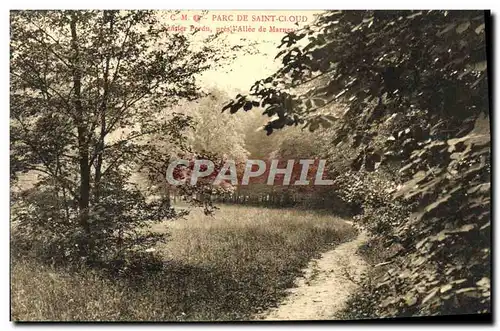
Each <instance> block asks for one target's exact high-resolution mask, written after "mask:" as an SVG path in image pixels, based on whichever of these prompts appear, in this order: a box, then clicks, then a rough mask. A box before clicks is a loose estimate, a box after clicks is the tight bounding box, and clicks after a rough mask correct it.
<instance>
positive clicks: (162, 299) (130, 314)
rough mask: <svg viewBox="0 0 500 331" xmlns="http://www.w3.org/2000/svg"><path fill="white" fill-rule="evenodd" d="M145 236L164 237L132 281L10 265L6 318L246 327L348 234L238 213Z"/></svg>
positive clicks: (295, 215) (303, 217)
mask: <svg viewBox="0 0 500 331" xmlns="http://www.w3.org/2000/svg"><path fill="white" fill-rule="evenodd" d="M154 230H155V231H165V232H167V233H169V234H170V238H169V241H168V242H167V243H166V244H164V245H162V246H159V247H157V251H158V252H159V253H160V254H161V256H162V259H163V261H164V263H163V268H162V269H161V270H159V271H157V272H152V273H150V274H147V275H145V276H143V277H140V278H137V279H126V278H111V277H107V276H105V275H103V274H102V273H99V272H98V271H95V270H88V269H82V270H80V271H69V270H63V269H55V268H53V267H50V266H45V265H41V264H40V263H37V262H34V261H31V260H27V259H18V260H15V261H13V262H12V265H11V306H12V311H11V313H12V319H13V320H16V321H47V320H48V321H62V320H79V321H86V320H88V321H120V320H122V321H124V320H128V321H130V320H145V321H164V320H171V321H188V320H196V321H200V320H207V321H208V320H210V321H213V320H245V319H249V318H251V316H252V315H253V314H256V313H259V312H261V311H263V310H265V309H267V308H269V307H272V306H276V305H277V303H278V302H279V301H280V299H282V298H283V296H284V295H285V290H286V289H287V288H290V287H292V286H293V283H294V279H295V278H296V277H297V276H298V275H300V272H301V269H302V268H304V267H305V266H306V265H307V263H308V261H309V260H311V259H312V258H314V257H316V256H318V254H319V253H320V252H321V251H324V250H327V249H331V248H333V247H334V246H335V245H337V244H339V243H341V242H345V241H348V240H350V239H352V238H353V237H354V236H355V230H354V229H353V228H352V227H351V226H350V225H348V224H347V223H345V222H344V221H343V220H342V219H338V218H335V217H334V216H332V215H328V214H320V213H315V212H312V211H302V210H293V209H267V208H259V207H246V206H222V207H221V209H220V210H219V211H217V213H216V215H215V216H214V217H210V216H205V215H204V214H203V213H202V212H201V211H193V212H192V213H191V214H190V215H189V216H187V217H186V219H185V220H176V221H172V222H165V223H162V224H158V225H156V226H155V227H154Z"/></svg>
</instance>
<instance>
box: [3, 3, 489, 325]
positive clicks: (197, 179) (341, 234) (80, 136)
mask: <svg viewBox="0 0 500 331" xmlns="http://www.w3.org/2000/svg"><path fill="white" fill-rule="evenodd" d="M230 15H233V16H230ZM245 15H246V16H248V17H259V18H266V21H267V19H268V18H269V19H271V18H272V19H273V26H276V27H278V26H279V31H288V32H287V33H281V32H273V31H274V30H271V31H266V30H265V29H264V28H265V26H258V25H255V26H254V27H253V28H252V29H251V30H252V31H254V32H243V31H241V32H234V33H230V32H224V31H223V30H220V31H219V32H218V33H215V32H214V31H218V30H217V29H223V28H224V26H226V25H227V24H228V23H227V22H225V21H224V19H225V18H229V17H233V18H236V21H235V22H232V23H231V26H232V27H238V29H239V28H242V27H244V26H247V25H248V24H264V25H266V24H269V23H262V22H261V21H262V20H258V21H259V22H254V23H252V22H253V21H252V22H250V21H248V22H246V21H244V20H243V19H242V20H241V21H240V20H239V19H238V18H242V17H246V16H245ZM255 15H257V16H255ZM273 15H275V16H273ZM273 17H276V18H277V19H276V20H274V18H273ZM10 18H11V20H10V33H11V36H10V37H11V38H10V50H11V54H10V69H11V70H10V184H11V185H10V254H11V263H10V268H11V319H12V320H13V321H19V322H22V321H41V320H43V321H165V322H168V321H186V322H188V321H248V320H252V321H256V320H259V321H261V322H262V321H268V320H280V321H290V320H299V319H302V320H318V319H325V320H360V319H384V320H385V319H394V320H395V319H397V318H414V319H416V318H417V317H422V316H425V317H435V316H438V317H443V316H444V317H446V316H449V315H453V316H457V315H463V316H464V317H463V318H466V317H467V318H468V316H473V318H477V319H479V320H483V321H488V320H491V318H492V314H491V264H492V260H491V249H492V247H491V242H492V241H491V237H492V232H491V177H492V170H491V132H490V126H491V121H490V113H491V100H492V96H491V91H490V88H489V81H490V80H491V77H490V75H491V66H489V65H488V61H489V59H488V57H489V55H488V52H487V51H488V49H490V48H488V47H489V45H487V41H488V34H491V31H490V28H491V26H490V23H491V22H490V20H491V17H490V13H489V12H487V11H477V10H457V11H449V10H432V11H429V10H411V11H406V10H346V11H344V10H326V11H300V12H297V11H293V12H292V11H283V12H279V11H276V12H274V11H273V12H262V11H247V12H242V11H207V10H200V11H182V10H47V11H38V10H13V11H11V15H10ZM173 24H175V25H176V26H179V27H180V26H183V27H187V29H181V28H179V29H172V25H173ZM195 25H196V26H197V27H202V26H203V27H207V29H201V28H200V29H194V30H196V31H191V29H189V27H190V26H195ZM266 26H267V25H266ZM238 29H236V30H235V31H239V30H238ZM243 30H246V28H244V29H243ZM487 46H488V47H487ZM228 172H229V173H228ZM454 318H455V317H454Z"/></svg>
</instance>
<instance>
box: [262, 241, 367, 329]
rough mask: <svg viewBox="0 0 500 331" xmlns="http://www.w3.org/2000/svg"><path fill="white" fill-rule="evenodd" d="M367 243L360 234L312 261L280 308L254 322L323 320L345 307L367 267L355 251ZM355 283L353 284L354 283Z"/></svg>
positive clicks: (271, 310)
mask: <svg viewBox="0 0 500 331" xmlns="http://www.w3.org/2000/svg"><path fill="white" fill-rule="evenodd" d="M366 240H367V237H366V234H365V233H363V232H361V233H360V234H359V235H358V236H357V237H356V238H355V239H354V240H352V241H349V242H347V243H343V244H341V245H339V246H336V248H334V249H332V250H331V251H328V252H326V253H324V254H322V256H321V257H320V258H319V259H316V260H313V261H311V262H310V263H309V265H308V267H307V268H306V269H305V273H304V277H300V278H298V279H297V280H296V285H297V287H295V288H291V289H290V290H289V295H288V296H287V297H286V298H285V300H284V301H283V302H282V303H281V304H280V306H279V307H277V308H273V309H270V310H268V311H266V312H264V313H262V314H260V315H259V316H257V318H256V319H257V320H325V319H332V318H333V316H334V314H335V313H336V312H338V311H339V310H341V309H342V308H343V307H344V304H345V302H346V300H347V298H348V296H349V295H350V294H351V293H353V292H354V291H355V290H356V289H357V287H358V285H357V284H356V282H358V280H359V278H360V276H361V274H362V273H363V272H364V271H365V270H366V268H367V266H368V265H367V263H366V262H365V261H364V260H363V259H362V258H361V257H360V256H359V255H358V254H356V251H357V249H358V247H359V246H361V245H362V244H363V243H364V242H365V241H366ZM353 280H354V281H353Z"/></svg>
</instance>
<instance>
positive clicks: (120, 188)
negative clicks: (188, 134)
mask: <svg viewBox="0 0 500 331" xmlns="http://www.w3.org/2000/svg"><path fill="white" fill-rule="evenodd" d="M212 41H213V40H212ZM210 45H211V44H210V42H209V41H207V43H206V44H205V45H204V47H203V49H194V48H193V47H192V46H191V43H190V40H189V39H188V37H187V36H185V35H182V34H170V33H169V32H168V29H166V27H165V24H164V21H163V20H162V19H161V17H160V13H159V12H155V11H15V12H12V14H11V109H10V110H11V112H10V113H11V169H12V171H11V175H12V179H13V180H14V181H15V180H16V179H17V178H18V177H19V176H20V175H21V176H35V175H38V177H39V180H38V183H37V184H36V186H35V188H34V189H33V190H31V191H28V192H24V193H22V194H20V195H19V196H16V203H18V204H19V206H22V208H21V207H20V209H21V210H20V211H19V212H18V213H17V214H16V215H14V217H13V220H14V221H15V222H16V223H17V224H18V225H19V229H21V230H22V231H24V232H23V233H24V234H25V235H26V236H25V239H27V240H34V239H41V238H45V239H46V240H49V241H51V240H53V242H52V244H53V245H54V247H56V248H57V250H58V251H59V252H62V254H63V256H65V257H67V260H72V259H73V258H75V259H76V258H82V259H85V260H89V261H97V260H102V259H104V260H106V259H110V258H117V256H122V255H123V253H124V252H125V251H134V250H141V251H144V250H147V249H148V248H149V247H151V246H152V245H154V244H155V243H156V242H158V241H159V240H161V239H162V238H161V236H159V235H156V234H153V233H150V232H148V231H145V230H144V227H145V226H146V225H147V224H149V223H151V222H157V221H161V220H164V219H170V218H173V217H175V216H176V213H175V212H174V211H173V210H172V209H171V207H170V204H169V201H168V199H161V200H158V201H154V202H153V201H149V202H147V201H146V200H145V198H144V196H143V195H142V194H141V192H140V190H139V189H138V188H137V187H136V185H134V184H133V183H132V181H131V176H132V174H133V173H134V172H135V171H137V169H140V168H141V167H144V166H145V164H146V163H150V162H153V161H155V160H156V161H158V160H162V161H164V160H165V159H166V157H167V156H168V151H167V152H166V151H165V150H163V149H162V148H161V146H162V144H161V142H174V143H176V144H178V145H182V144H184V145H185V144H186V142H185V140H184V139H183V134H184V133H185V130H186V129H187V128H188V127H189V125H190V122H189V118H188V117H187V116H183V115H181V114H172V116H171V117H170V118H168V119H165V118H163V119H162V118H159V116H158V115H157V114H158V113H159V112H160V110H163V109H165V108H167V107H170V106H172V105H174V104H176V103H178V102H179V101H180V100H183V99H188V100H194V99H196V98H197V97H198V96H199V93H198V89H197V86H196V81H195V75H196V74H197V73H200V72H202V71H203V70H205V69H207V68H208V67H209V66H210V63H211V60H212V58H213V56H214V54H215V51H214V49H213V48H211V46H210ZM153 135H154V136H155V137H156V138H157V140H158V143H156V144H148V143H147V139H146V138H147V137H150V136H153ZM18 198H19V199H18ZM44 231H45V232H44ZM45 239H44V240H45ZM52 244H51V245H52ZM51 245H46V246H47V247H48V246H51ZM54 253H55V252H54ZM57 257H60V256H59V255H58V256H57ZM70 257H71V258H70ZM63 258H64V257H63Z"/></svg>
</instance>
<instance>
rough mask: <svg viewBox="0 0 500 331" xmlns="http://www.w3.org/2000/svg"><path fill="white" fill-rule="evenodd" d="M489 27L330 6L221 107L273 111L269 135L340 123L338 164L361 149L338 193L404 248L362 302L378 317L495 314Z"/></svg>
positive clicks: (466, 16) (468, 18)
mask: <svg viewBox="0 0 500 331" xmlns="http://www.w3.org/2000/svg"><path fill="white" fill-rule="evenodd" d="M485 23H486V22H485V15H484V13H482V12H474V11H412V12H408V11H335V12H333V11H330V12H326V13H324V14H323V15H320V16H319V17H318V18H317V20H316V22H314V24H313V25H311V26H308V27H305V28H304V29H302V30H299V31H296V32H292V33H289V34H288V35H287V36H285V37H284V38H283V40H282V44H281V46H280V48H281V49H282V50H281V51H280V52H279V53H278V55H277V58H280V59H281V60H282V66H281V68H280V69H279V70H278V71H277V72H276V73H274V74H273V75H271V76H270V77H268V78H265V79H263V80H260V81H257V82H256V83H255V85H254V86H253V87H252V89H251V92H250V94H249V95H245V96H243V95H239V96H237V97H236V98H235V99H234V100H232V101H230V102H229V103H228V104H227V105H226V106H225V107H224V108H225V109H229V110H230V112H231V113H234V112H237V111H238V110H239V109H241V108H243V110H245V111H248V110H250V109H252V108H253V107H256V106H260V107H262V108H264V109H265V110H264V114H265V115H268V116H270V117H272V119H271V120H270V122H269V123H268V124H267V125H266V126H265V130H266V131H267V134H268V135H269V134H271V133H273V132H274V131H275V130H277V129H282V128H285V127H286V126H292V125H296V126H298V125H302V126H303V127H307V128H308V129H309V130H310V131H315V130H317V129H318V128H320V127H322V128H324V129H328V130H331V131H332V132H334V135H335V137H333V138H332V139H331V141H330V148H331V151H332V153H331V154H330V155H332V156H331V157H332V158H334V159H341V157H340V156H341V155H339V154H338V153H337V154H335V151H337V152H338V151H339V149H341V148H344V149H345V150H350V153H355V154H352V155H353V158H352V162H351V163H350V168H351V169H350V170H351V171H354V172H360V174H361V175H360V177H358V180H356V179H355V177H354V178H353V177H351V178H346V177H340V178H339V179H338V180H337V182H338V185H340V188H339V189H340V190H341V195H343V196H344V197H345V199H347V200H350V201H358V202H359V204H360V205H361V206H362V207H363V210H362V211H361V215H360V218H361V222H362V224H364V225H365V227H367V228H368V229H370V230H371V231H372V232H373V233H374V234H375V235H376V236H379V237H381V238H382V239H383V241H384V242H385V243H386V245H387V246H391V245H398V246H400V247H401V249H400V250H399V253H398V254H396V255H395V256H392V257H391V260H390V262H391V267H390V268H389V269H388V270H387V272H386V273H385V274H383V275H378V276H377V278H376V279H375V280H372V282H373V283H374V284H375V285H374V286H372V287H370V288H369V289H367V290H368V291H369V293H368V294H366V295H365V298H364V299H363V300H367V301H365V303H366V304H365V305H364V306H367V305H369V306H371V307H372V309H370V311H371V312H372V313H373V314H375V315H376V316H380V317H386V316H401V315H415V314H422V315H430V314H442V313H457V312H458V313H471V312H489V311H490V290H489V286H490V246H491V242H490V132H489V125H488V113H489V105H488V82H487V72H486V70H487V64H486V49H485V46H486V43H485ZM334 105H342V107H341V109H342V110H343V111H339V109H338V107H335V106H334ZM382 169H383V170H382ZM388 169H390V170H388ZM394 170H398V171H397V172H394ZM369 172H374V173H375V174H379V175H383V174H384V173H388V174H392V179H389V180H384V181H382V182H380V183H379V184H380V185H377V184H376V183H374V182H370V180H369V179H368V178H367V177H366V176H365V175H363V174H366V173H369ZM347 177H349V176H347ZM368 177H370V176H368ZM381 178H382V177H381ZM352 181H355V182H356V183H357V184H356V185H357V186H352V184H353V183H352ZM342 187H344V189H342ZM342 190H344V192H342ZM360 316H363V315H362V314H361V315H360ZM365 317H366V316H365Z"/></svg>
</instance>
